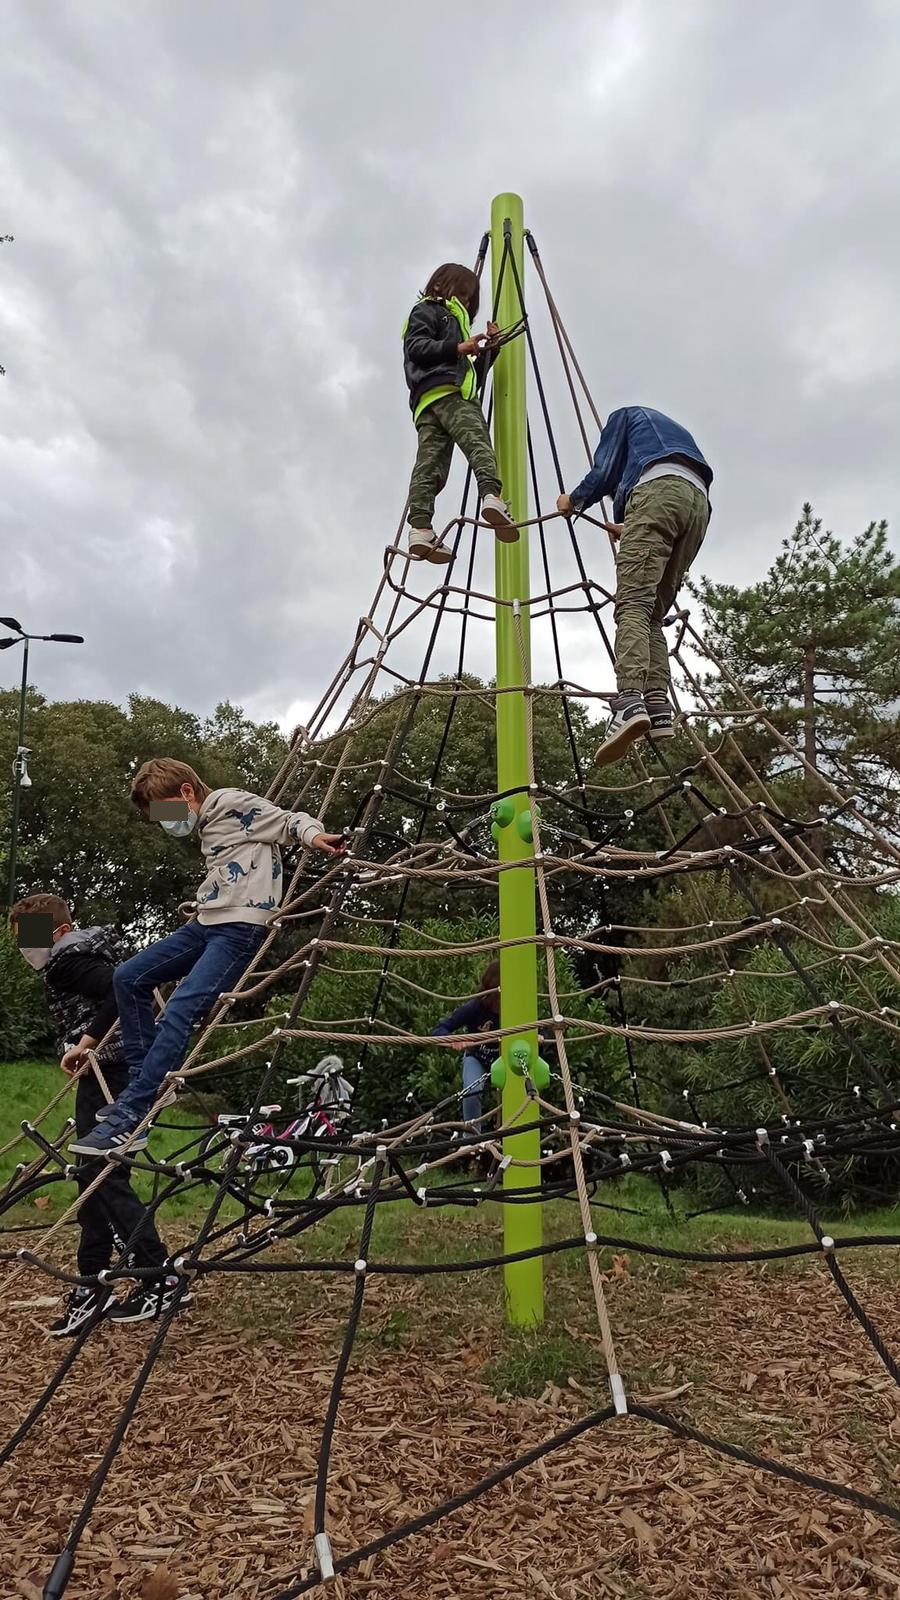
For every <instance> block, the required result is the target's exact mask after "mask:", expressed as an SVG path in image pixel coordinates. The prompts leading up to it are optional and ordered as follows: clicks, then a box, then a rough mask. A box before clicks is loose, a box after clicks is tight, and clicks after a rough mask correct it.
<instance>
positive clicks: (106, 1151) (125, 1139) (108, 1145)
mask: <svg viewBox="0 0 900 1600" xmlns="http://www.w3.org/2000/svg"><path fill="white" fill-rule="evenodd" d="M149 1137H150V1134H149V1131H148V1129H146V1128H144V1129H143V1130H142V1131H141V1132H140V1133H138V1134H135V1132H134V1124H133V1123H132V1125H131V1126H130V1127H129V1126H128V1123H127V1122H126V1123H123V1122H122V1121H121V1119H120V1118H119V1116H118V1115H117V1114H114V1113H113V1110H112V1107H111V1106H110V1108H109V1111H108V1113H107V1115H106V1116H105V1117H104V1118H103V1121H102V1122H98V1123H97V1125H96V1127H94V1128H92V1129H91V1131H90V1133H85V1134H83V1135H82V1136H81V1137H80V1138H78V1139H73V1140H72V1142H71V1144H70V1145H69V1152H70V1154H71V1155H73V1156H84V1157H85V1158H86V1159H87V1160H91V1159H93V1160H95V1161H99V1160H100V1158H101V1157H102V1156H110V1155H117V1154H118V1153H119V1151H120V1150H122V1147H123V1146H124V1145H128V1149H127V1150H126V1151H125V1152H124V1154H125V1156H126V1157H128V1156H136V1155H139V1154H140V1153H141V1151H142V1150H145V1149H146V1147H147V1140H148V1139H149ZM129 1141H130V1143H129Z"/></svg>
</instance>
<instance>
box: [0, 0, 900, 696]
mask: <svg viewBox="0 0 900 1600" xmlns="http://www.w3.org/2000/svg"><path fill="white" fill-rule="evenodd" d="M3 21H4V46H3V60H2V62H0V95H2V102H0V103H2V106H3V121H4V139H3V142H2V145H0V234H2V233H11V234H13V235H14V236H15V242H14V243H13V244H11V245H3V246H2V247H0V361H2V363H3V364H4V365H5V367H6V369H7V375H6V377H5V378H3V379H0V555H2V565H0V573H2V577H0V601H2V604H0V610H2V611H3V612H11V613H12V614H14V615H16V616H18V617H19V618H20V620H21V621H22V622H23V624H24V625H25V626H26V627H28V628H29V629H30V630H32V631H35V632H39V631H48V632H49V631H51V630H65V631H77V632H82V633H84V634H85V636H86V638H87V641H88V643H87V645H86V646H85V647H84V648H82V649H72V648H67V647H64V646H52V645H46V646H43V647H40V656H39V657H38V655H37V651H36V652H35V657H36V659H35V676H36V679H37V682H38V684H39V686H40V687H41V688H42V689H43V690H44V691H45V692H46V693H47V694H49V695H51V696H53V697H70V696H78V695H83V696H91V697H93V696H105V697H108V698H111V699H114V700H117V701H120V700H123V699H124V697H125V695H126V694H127V693H128V692H129V691H130V690H132V689H138V690H140V691H142V692H144V693H149V694H154V695H158V696H160V697H161V698H163V699H165V700H169V701H174V702H177V703H179V704H181V705H183V706H187V707H189V708H191V709H193V710H196V711H198V712H206V711H208V710H210V709H211V708H212V707H213V705H214V704H215V703H216V701H217V700H219V699H223V698H230V699H232V700H234V701H237V702H239V703H241V704H243V705H244V706H245V707H246V708H247V710H248V711H250V712H251V713H252V714H253V715H255V716H264V715H267V716H273V717H276V718H278V719H279V720H281V721H283V722H285V723H288V724H289V723H290V722H291V721H292V720H294V719H295V718H296V717H297V716H298V715H303V714H304V713H305V711H306V710H307V709H308V708H309V706H310V705H311V704H313V703H314V702H315V701H316V700H317V698H318V695H319V693H320V692H321V690H322V689H323V688H324V686H325V685H326V683H327V682H328V681H329V679H330V678H331V676H332V672H333V671H334V668H335V666H336V665H337V663H338V661H339V660H340V658H341V657H342V656H343V654H344V652H345V650H346V649H347V647H348V644H349V642H350V640H351V638H352V634H353V630H354V626H355V622H356V618H357V617H358V616H359V615H360V614H361V613H362V612H364V611H365V610H366V609H367V607H368V603H369V597H370V595H371V593H372V592H373V590H374V587H375V584H376V582H377V580H378V576H379V574H380V572H381V568H382V560H383V551H384V546H385V544H386V543H387V542H388V541H389V539H390V538H391V537H392V536H393V531H394V528H395V526H396V523H397V519H398V515H399V512H400V509H401V507H402V504H403V500H404V497H405V493H406V483H407V477H408V472H409V467H410V464H411V459H412V454H413V448H414V435H413V431H412V428H411V424H410V420H409V413H408V410H407V405H406V393H405V388H404V385H403V380H402V372H401V368H400V361H399V354H400V351H399V328H400V324H401V322H402V320H403V317H404V316H405V314H406V312H407V310H408V308H409V305H410V304H411V302H412V300H413V299H414V298H415V294H416V291H417V290H418V289H419V288H420V287H421V285H422V283H423V282H424V280H425V278H426V276H427V274H428V272H429V271H430V270H431V268H432V267H433V266H435V265H436V264H437V263H438V262H439V261H442V260H445V259H447V258H451V259H462V260H465V261H468V260H470V259H472V258H473V256H474V251H475V248H476V246H477V243H478V240H479V237H480V235H481V232H482V231H483V228H484V227H485V225H486V222H487V218H488V214H489V206H490V200H491V197H492V195H493V194H494V193H496V192H498V191H500V190H505V189H515V190H518V191H519V192H520V193H521V194H522V195H523V196H524V199H525V204H526V220H527V221H528V222H529V224H530V226H531V227H532V229H533V231H534V233H535V235H536V237H537V239H538V242H539V244H540V246H541V250H542V254H543V258H544V261H545V264H546V267H547V271H548V274H549V276H550V279H551V283H552V287H553V289H554V292H555V295H556V299H557V301H558V303H559V306H560V309H561V310H562V312H563V315H564V317H565V318H566V321H567V323H568V326H569V329H570V332H571V334H572V337H573V340H574V342H575V345H576V348H577V350H578V352H579V355H580V357H581V360H582V364H583V366H584V368H585V370H586V373H587V375H588V377H589V380H590V383H591V385H592V388H593V390H594V393H595V396H596V399H597V402H598V405H599V406H600V408H601V411H603V412H605V411H607V410H610V409H612V408H613V407H614V406H616V405H619V404H623V403H627V402H629V401H642V402H644V403H648V404H653V405H657V406H659V407H660V408H661V409H663V410H667V411H670V412H672V413H674V414H675V415H676V416H678V417H679V418H680V419H681V420H683V421H684V422H686V423H687V424H688V426H689V427H691V428H692V429H693V431H694V432H695V434H696V435H697V437H698V439H699V441H700V443H701V445H702V446H703V448H704V450H705V452H706V454H707V455H708V457H709V459H710V460H711V462H712V464H713V466H714V468H715V472H716V486H715V491H714V495H713V499H714V506H715V511H714V520H713V524H712V527H711V529H710V533H709V536H708V541H707V546H706V548H705V551H704V554H703V557H702V560H701V568H702V569H704V570H706V571H708V572H709V573H710V574H712V575H713V576H715V577H718V578H732V579H735V580H738V581H746V580H751V579H752V578H753V577H754V576H756V575H759V574H761V572H762V571H763V569H764V567H765V565H766V563H767V561H768V560H769V559H770V558H771V557H772V556H773V555H774V553H775V552H776V550H777V547H778V543H779V540H780V539H781V538H782V537H783V535H784V534H785V533H787V532H788V531H789V530H790V528H791V527H792V525H793V522H794V521H795V520H796V517H797V515H798V512H799V508H800V505H801V503H802V501H803V500H804V499H810V500H812V501H813V503H814V505H815V507H816V509H817V511H818V512H819V513H820V514H821V515H822V517H823V518H824V520H825V522H826V524H827V525H828V526H830V527H832V528H833V529H834V531H835V532H837V533H841V534H851V533H853V532H855V531H857V530H858V529H859V528H861V527H862V526H864V525H865V524H866V523H867V522H868V521H869V520H870V519H872V518H876V517H881V516H885V517H887V518H889V519H890V521H891V523H892V526H893V527H894V529H896V527H897V524H898V511H900V504H898V502H900V453H898V450H897V439H898V437H900V400H898V382H897V379H898V371H897V369H898V364H900V300H898V295H897V284H898V282H900V227H898V223H897V196H898V183H900V141H898V138H897V133H896V129H897V112H896V108H897V104H898V99H900V26H898V24H900V3H898V0H856V3H855V4H853V5H850V6H848V5H847V4H846V3H845V0H787V3H784V0H757V3H756V4H752V5H751V4H748V3H747V0H554V4H552V5H547V4H546V3H545V0H488V3H487V4H479V5H476V4H473V3H471V0H458V3H457V4H456V5H455V6H453V7H445V8H437V9H436V8H434V7H432V6H428V5H423V4H422V3H421V0H329V3H328V4H327V5H326V4H324V3H322V4H315V3H312V0H310V3H307V4H303V3H301V0H190V3H188V0H154V3H144V0H122V3H116V0H70V3H67V0H5V4H4V8H3ZM535 288H536V285H532V286H531V289H532V299H533V304H534V312H535V331H536V337H537V339H538V342H539V346H540V349H541V351H542V352H543V353H546V356H547V359H548V361H549V359H550V356H551V354H552V346H551V342H550V340H549V335H548V333H547V330H546V327H543V328H542V327H541V326H540V316H539V308H538V306H537V304H536V302H535V301H534V289H535ZM552 393H553V395H554V404H555V403H556V400H557V399H559V401H560V404H559V410H558V418H559V433H560V444H561V449H562V454H563V458H564V461H565V463H566V468H567V473H568V476H569V479H570V482H574V481H575V480H576V478H577V477H579V476H580V475H581V472H582V461H583V456H582V454H581V453H580V445H579V439H578V435H577V432H576V430H575V428H574V425H573V422H572V419H571V417H570V415H569V414H567V413H566V411H565V407H564V406H563V405H562V403H561V402H562V391H561V389H560V388H559V387H558V386H556V385H555V384H554V386H553V389H552ZM546 493H547V495H548V497H549V496H550V495H551V493H553V494H555V486H554V485H553V484H552V482H550V481H549V479H548V481H547V486H546ZM450 500H451V494H450V491H448V496H447V500H446V501H445V505H446V512H447V516H448V517H449V515H450V513H451V510H452V505H451V503H450ZM592 559H593V563H594V570H596V572H597V576H598V577H599V578H600V580H601V581H605V582H608V581H609V578H610V572H609V559H608V555H607V553H606V551H605V549H603V547H602V546H599V545H598V546H596V547H594V549H593V552H592ZM429 570H431V571H433V569H429ZM486 570H487V569H485V573H486ZM484 632H485V634H486V630H484ZM573 637H574V636H573ZM15 654H16V655H17V652H16V653H15ZM574 656H575V658H576V663H577V666H578V668H579V669H581V670H587V668H586V666H585V661H584V658H583V652H582V655H581V656H579V647H578V646H577V645H576V646H574ZM11 657H12V658H13V659H11ZM489 660H490V658H489V641H488V639H487V638H486V637H485V638H484V639H482V640H480V641H479V642H477V643H476V645H475V655H474V657H473V664H475V665H479V664H480V665H483V666H484V667H485V669H486V670H487V669H489ZM540 664H541V662H540V661H539V665H540ZM16 673H17V663H16V660H15V658H14V653H13V652H10V653H8V654H7V655H5V656H2V657H0V685H7V684H9V683H11V682H12V681H14V679H15V677H16ZM607 676H608V675H607Z"/></svg>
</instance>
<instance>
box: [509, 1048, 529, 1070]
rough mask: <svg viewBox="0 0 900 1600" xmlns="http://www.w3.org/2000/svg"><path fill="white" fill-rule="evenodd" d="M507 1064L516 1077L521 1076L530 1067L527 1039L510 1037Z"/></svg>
mask: <svg viewBox="0 0 900 1600" xmlns="http://www.w3.org/2000/svg"><path fill="white" fill-rule="evenodd" d="M509 1064H510V1067H511V1068H512V1070H513V1072H514V1073H515V1074H516V1077H518V1078H522V1077H524V1076H525V1073H526V1072H528V1071H529V1069H530V1067H531V1045H530V1044H529V1042H528V1040H527V1039H512V1040H511V1041H510V1045H509Z"/></svg>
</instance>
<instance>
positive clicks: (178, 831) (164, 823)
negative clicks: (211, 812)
mask: <svg viewBox="0 0 900 1600" xmlns="http://www.w3.org/2000/svg"><path fill="white" fill-rule="evenodd" d="M159 825H160V827H161V828H165V830H166V833H170V834H171V835H172V837H173V839H186V838H187V836H188V834H189V833H193V831H194V829H195V828H196V826H197V813H196V811H189V812H188V814H187V816H186V817H172V819H171V820H169V819H168V818H162V817H161V818H160V823H159Z"/></svg>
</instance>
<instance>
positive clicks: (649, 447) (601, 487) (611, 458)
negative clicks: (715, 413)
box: [572, 406, 713, 522]
mask: <svg viewBox="0 0 900 1600" xmlns="http://www.w3.org/2000/svg"><path fill="white" fill-rule="evenodd" d="M673 456H682V457H684V460H685V463H686V464H690V465H691V466H692V467H695V468H696V469H697V473H698V476H699V477H701V478H703V479H704V480H705V482H706V486H707V488H709V485H710V484H711V483H712V480H713V475H712V469H711V467H710V465H709V463H708V462H707V461H706V460H705V459H704V457H703V455H702V453H701V451H700V448H699V446H698V445H697V444H696V443H695V441H694V439H693V438H692V437H691V435H690V434H689V433H688V431H687V428H682V426H681V424H680V423H678V422H673V421H672V418H671V417H667V416H665V415H664V414H663V412H662V411H651V409H650V407H649V406H623V407H622V408H621V410H619V411H613V412H612V413H611V415H610V416H609V417H608V418H607V423H606V427H605V428H604V429H603V432H602V434H601V435H600V443H599V444H598V446H597V448H596V450H595V452H594V465H593V466H592V467H591V469H590V471H589V472H588V473H587V475H586V476H585V477H584V478H582V480H581V482H580V484H579V485H578V487H577V489H573V490H572V499H573V500H576V501H579V502H581V503H582V504H583V506H584V507H585V508H587V507H588V506H595V505H596V504H597V501H598V500H599V499H600V497H601V495H605V494H607V495H608V494H611V495H614V496H615V499H614V501H613V519H614V521H616V522H621V520H622V517H623V516H624V513H625V502H626V500H627V499H628V496H629V495H630V493H631V491H632V489H633V488H634V486H635V484H636V483H637V481H638V478H639V477H640V475H641V473H642V472H643V471H644V468H645V467H650V466H652V465H653V463H654V461H668V460H670V459H671V458H672V457H673Z"/></svg>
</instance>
